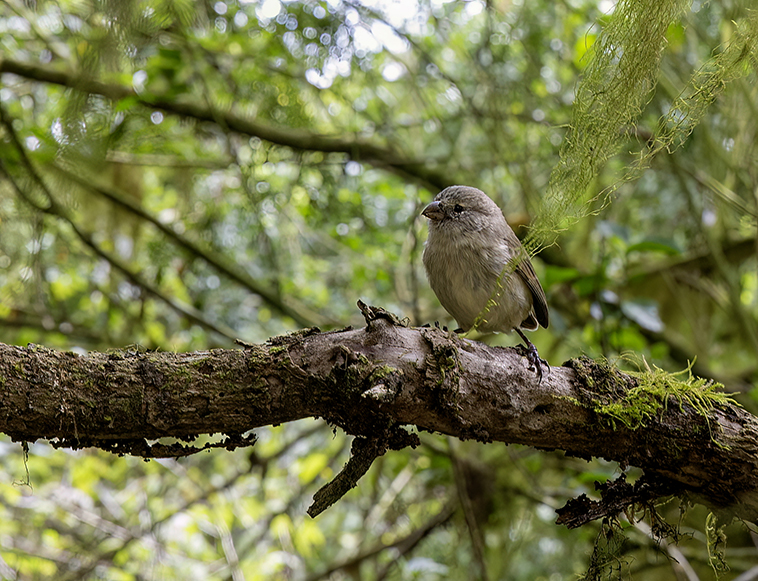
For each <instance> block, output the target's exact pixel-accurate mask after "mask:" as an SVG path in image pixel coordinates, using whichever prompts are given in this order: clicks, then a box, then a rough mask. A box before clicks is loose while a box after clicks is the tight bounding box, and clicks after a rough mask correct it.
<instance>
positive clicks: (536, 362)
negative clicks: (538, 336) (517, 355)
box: [526, 342, 550, 383]
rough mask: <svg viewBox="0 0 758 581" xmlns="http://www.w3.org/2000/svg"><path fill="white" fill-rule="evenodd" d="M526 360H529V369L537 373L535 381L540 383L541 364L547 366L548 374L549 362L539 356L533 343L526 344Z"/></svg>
mask: <svg viewBox="0 0 758 581" xmlns="http://www.w3.org/2000/svg"><path fill="white" fill-rule="evenodd" d="M526 360H527V361H528V362H529V369H531V370H533V371H534V372H535V373H536V374H537V383H542V366H543V365H544V366H545V367H547V374H548V375H550V364H549V363H548V362H547V361H545V360H544V359H542V357H540V354H539V352H538V351H537V348H536V347H535V346H534V344H533V343H531V342H530V343H529V344H528V345H527V346H526Z"/></svg>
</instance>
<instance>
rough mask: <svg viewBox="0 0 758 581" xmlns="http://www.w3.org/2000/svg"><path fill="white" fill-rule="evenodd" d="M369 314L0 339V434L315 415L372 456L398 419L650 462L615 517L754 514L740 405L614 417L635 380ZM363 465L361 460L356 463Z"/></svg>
mask: <svg viewBox="0 0 758 581" xmlns="http://www.w3.org/2000/svg"><path fill="white" fill-rule="evenodd" d="M362 310H363V312H364V316H365V317H366V319H367V321H368V324H367V326H366V327H365V328H361V329H351V328H347V329H343V330H340V331H333V332H328V333H322V332H320V331H319V330H318V329H315V328H314V329H306V330H303V331H301V332H298V333H295V334H292V335H288V336H284V337H276V338H273V339H271V340H270V341H269V342H268V343H266V344H265V345H249V346H247V347H246V348H244V349H240V350H213V351H202V352H194V353H158V352H140V351H134V350H131V351H112V352H108V353H90V354H89V355H87V356H77V355H75V354H72V353H60V352H56V351H52V350H50V349H46V348H43V347H39V346H35V345H30V346H28V347H26V348H21V347H12V346H7V345H0V412H1V413H0V431H2V432H4V433H6V434H8V435H10V436H11V438H13V439H14V440H17V441H34V440H36V439H38V438H46V439H50V440H53V441H54V443H55V444H56V445H65V446H71V447H75V448H79V447H85V446H96V447H101V448H105V449H108V450H114V445H115V443H117V442H123V443H124V445H123V446H122V447H119V446H116V448H115V450H116V451H118V452H123V453H129V452H130V451H131V447H132V446H133V445H134V442H135V441H139V440H142V439H156V438H160V437H164V436H173V437H176V438H179V439H183V440H188V439H191V438H193V437H194V436H196V435H199V434H208V433H225V434H228V435H229V436H231V437H232V438H236V437H237V436H239V435H240V434H243V433H245V432H247V431H248V430H251V429H253V428H256V427H260V426H267V425H276V424H281V423H284V422H289V421H294V420H297V419H300V418H305V417H320V418H324V419H326V420H327V421H328V422H330V423H331V424H333V425H336V426H339V427H341V428H343V429H344V430H345V431H346V432H347V433H349V434H353V435H356V436H360V437H361V438H364V439H365V440H366V441H364V442H362V443H361V445H360V446H359V448H361V449H362V453H363V452H366V451H367V453H366V455H365V457H369V456H371V455H372V454H375V455H378V454H380V453H383V451H384V450H386V449H393V448H399V447H402V446H403V445H409V444H413V442H414V440H415V438H414V436H413V434H409V433H407V432H406V431H405V430H404V429H403V428H402V427H401V426H403V425H410V426H417V427H418V429H421V430H429V431H436V432H440V433H444V434H449V435H452V436H456V437H458V438H475V439H477V440H480V441H485V442H490V441H501V442H506V443H520V444H527V445H531V446H534V447H537V448H543V449H551V450H552V449H561V450H565V451H566V453H568V454H572V455H576V456H580V457H591V456H598V457H603V458H607V459H609V460H615V461H618V462H620V463H621V464H622V466H626V465H634V466H638V467H640V468H642V469H643V470H644V472H645V482H646V488H645V490H644V491H643V492H642V493H641V492H640V488H639V487H631V489H629V490H627V489H626V488H625V487H620V486H614V487H613V490H614V494H615V495H616V496H615V497H614V499H613V502H609V503H607V505H608V508H607V510H605V511H603V510H600V511H596V514H595V516H606V515H607V514H611V513H613V512H614V511H615V512H617V511H618V507H619V506H622V505H623V504H624V503H625V501H628V503H627V504H633V503H636V502H639V501H640V500H641V499H642V500H645V501H650V500H654V499H656V498H659V497H661V496H669V495H672V494H677V495H687V496H688V497H689V498H691V499H693V500H696V501H698V502H702V503H705V504H706V505H708V506H710V507H713V508H717V509H722V510H727V511H730V512H731V513H733V514H735V515H737V516H739V517H741V518H744V519H746V520H756V519H757V518H758V454H756V452H757V451H758V419H757V418H755V417H754V416H752V415H750V414H749V413H747V412H746V411H744V410H742V409H741V408H739V407H737V406H735V405H732V404H730V403H728V402H723V403H721V404H719V405H717V406H715V407H713V408H712V409H711V410H710V411H709V412H708V413H707V414H705V415H704V412H703V409H702V408H699V409H696V408H695V407H692V406H690V405H688V404H687V403H681V401H678V400H677V399H675V398H674V397H673V396H672V397H669V398H668V399H669V401H668V405H664V406H662V407H661V409H660V411H659V412H658V413H656V414H653V415H652V416H649V417H648V418H647V419H646V420H645V423H644V425H638V426H637V427H635V428H632V427H628V425H627V424H625V423H622V422H620V421H615V425H614V419H613V418H614V417H615V418H617V417H618V415H614V414H617V413H618V410H619V408H618V407H616V408H613V409H614V410H615V412H614V413H613V414H609V413H605V412H603V411H602V407H601V406H600V404H601V403H602V405H603V406H608V405H610V404H613V405H616V404H618V405H620V406H623V405H626V404H625V401H626V400H625V399H624V398H625V396H626V394H628V393H629V390H631V389H633V388H635V387H636V386H637V384H638V381H637V380H636V379H635V378H634V377H631V376H629V375H625V374H622V373H620V372H618V371H616V370H614V369H612V368H610V367H609V366H607V365H602V364H598V363H595V362H593V361H591V360H589V359H580V360H572V361H571V362H569V365H568V366H564V367H553V368H552V371H551V373H550V375H549V376H547V377H545V378H544V379H543V381H542V382H541V383H538V382H537V378H536V377H535V375H534V373H533V372H532V371H530V370H529V369H528V366H527V362H526V360H525V359H524V358H523V357H522V356H521V355H520V354H519V352H518V350H516V349H511V348H496V347H489V346H487V345H484V344H482V343H478V342H474V341H470V340H466V339H461V338H458V337H455V336H453V335H451V334H448V333H446V332H445V331H442V330H440V329H434V328H408V327H404V326H402V325H401V324H399V323H398V322H397V320H396V319H395V318H394V317H392V316H391V315H390V314H388V313H386V312H385V311H383V310H381V309H375V308H371V307H365V305H362ZM664 403H665V402H664ZM371 441H373V442H374V444H373V446H374V448H372V447H371V446H372V445H369V444H368V443H369V442H371ZM377 442H379V444H380V445H378V444H377ZM382 442H383V443H382ZM231 444H232V445H235V444H234V440H232V441H231ZM364 448H365V449H364ZM361 467H362V464H361V462H360V461H359V462H358V465H356V466H355V467H353V468H351V470H353V469H356V468H357V472H360V469H361ZM348 482H352V477H351V478H350V479H348ZM627 492H628V493H629V494H626V493H627ZM641 494H643V496H641ZM625 495H626V496H625ZM619 496H620V500H619ZM593 509H594V508H593ZM593 514H594V513H593Z"/></svg>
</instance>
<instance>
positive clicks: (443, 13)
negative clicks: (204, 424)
mask: <svg viewBox="0 0 758 581" xmlns="http://www.w3.org/2000/svg"><path fill="white" fill-rule="evenodd" d="M642 4H644V3H641V4H640V6H641V8H640V10H642V9H644V6H642ZM680 4H681V3H680ZM749 5H750V3H749V2H746V1H744V2H741V1H736V0H735V1H732V0H724V1H721V2H715V1H712V2H701V1H700V0H695V1H694V2H693V3H692V4H686V3H685V9H684V11H683V14H682V15H681V18H679V19H677V20H676V21H675V22H674V23H672V24H671V25H670V26H669V27H668V30H667V32H666V46H665V51H664V53H663V57H662V60H661V64H660V72H659V75H658V84H657V86H656V88H655V91H654V92H651V93H649V94H647V95H645V96H644V97H645V98H644V104H645V106H644V110H643V112H642V114H641V115H640V116H639V119H638V120H637V122H636V123H634V124H633V125H630V126H629V127H624V128H623V133H622V135H621V138H622V145H621V148H620V150H619V154H618V155H617V156H616V157H614V158H612V159H610V160H609V161H608V162H607V163H605V164H603V165H602V169H601V171H600V172H599V173H598V175H597V176H596V177H595V178H594V180H593V182H592V183H591V184H590V186H589V187H588V188H587V192H586V193H585V194H582V200H583V201H582V206H581V208H582V213H583V214H585V216H584V217H583V218H581V219H576V220H574V221H573V222H571V224H570V227H568V228H567V229H565V230H564V231H562V232H561V233H560V236H559V238H558V240H557V243H556V244H555V245H553V246H550V247H548V248H545V249H543V250H542V251H541V252H540V253H539V255H538V256H537V257H536V258H535V259H534V262H535V267H536V269H537V271H538V273H539V275H540V277H541V280H542V281H543V286H544V287H545V290H546V292H547V295H548V302H549V304H550V308H551V326H550V329H548V330H540V331H538V332H536V333H534V334H533V335H532V339H533V341H534V342H535V343H536V344H537V345H538V347H539V348H540V353H541V355H542V356H543V357H546V358H547V359H548V360H549V361H550V362H551V363H552V364H553V365H559V364H560V363H561V362H562V361H564V360H566V359H568V358H570V357H574V356H577V355H579V354H582V353H586V354H589V355H590V356H593V357H597V356H605V357H607V358H609V359H611V360H618V361H619V362H620V364H622V365H632V366H634V365H639V364H640V362H641V361H642V358H644V359H645V361H647V362H648V363H649V364H651V365H652V364H655V365H658V366H660V367H662V368H664V369H669V370H672V371H676V370H681V369H684V368H686V367H687V366H688V365H689V364H690V362H692V361H695V363H694V365H693V370H694V372H695V373H697V374H699V375H701V376H703V377H706V378H710V379H714V380H717V381H720V382H722V383H724V385H725V386H726V389H727V390H728V391H732V392H736V393H737V394H738V395H737V398H738V399H739V401H740V402H741V403H742V405H744V406H745V407H746V408H747V409H749V410H750V411H752V412H753V413H756V412H757V411H758V390H757V389H756V387H755V382H756V376H757V375H758V368H757V367H756V353H757V352H758V326H757V325H756V314H757V313H758V298H757V296H758V274H757V273H758V269H757V268H756V266H757V265H756V258H755V255H756V205H757V204H756V202H757V201H758V193H757V192H758V186H757V184H758V179H756V178H757V175H756V173H757V172H758V152H757V151H756V143H757V140H756V130H757V129H758V127H757V125H756V123H757V120H758V83H756V77H755V71H754V70H753V69H752V68H750V65H751V64H754V63H755V58H756V55H755V54H752V55H751V56H750V58H749V59H747V64H745V65H744V67H743V70H741V73H740V74H739V75H735V77H736V78H734V79H729V81H730V82H729V83H728V84H726V85H725V86H724V90H723V92H722V93H721V94H720V95H719V97H718V99H716V100H715V101H713V102H706V103H703V105H707V109H706V112H705V115H704V116H703V119H702V121H701V122H700V124H699V125H698V126H697V128H696V129H695V131H694V132H693V133H692V134H691V136H690V137H689V138H688V139H687V140H686V141H685V142H684V143H683V144H682V145H681V146H680V147H679V148H678V149H676V150H675V151H673V153H670V154H669V153H667V152H666V151H663V152H660V153H659V154H657V155H655V156H654V157H653V158H652V159H651V160H650V164H649V168H648V169H646V170H645V171H644V172H642V173H641V175H639V179H634V180H629V181H623V180H622V176H623V175H624V173H625V171H626V170H625V168H627V167H630V166H633V165H634V163H635V162H636V161H637V159H638V154H637V153H635V152H638V151H640V150H641V149H644V147H645V146H646V144H648V143H649V142H650V139H651V138H652V136H653V134H654V132H655V131H656V128H657V126H658V122H659V121H658V120H659V119H660V118H661V117H662V116H664V115H667V114H669V113H670V112H671V108H672V103H674V101H675V99H676V98H677V96H679V95H680V93H681V91H683V90H687V89H686V88H687V82H688V80H689V79H690V77H691V76H692V75H693V73H694V72H695V71H697V70H698V68H699V67H701V66H702V65H703V64H704V63H707V62H708V61H709V59H710V58H711V57H712V56H713V55H718V54H719V53H720V52H721V51H722V50H723V47H724V46H727V45H728V43H729V42H730V41H732V40H734V38H735V37H736V36H737V35H738V34H739V32H740V30H741V29H740V26H742V25H743V23H744V22H745V21H746V19H748V18H749V11H748V7H749ZM618 10H619V7H615V6H614V3H613V2H610V1H608V0H603V1H601V2H599V3H598V2H595V1H584V0H565V1H561V2H553V1H548V0H532V1H530V2H524V1H523V0H518V1H516V0H514V1H510V2H509V1H499V0H496V1H492V2H488V3H483V2H480V1H479V0H470V1H465V2H445V1H441V0H434V1H426V0H418V1H414V2H401V1H399V0H397V1H393V0H384V1H381V2H379V1H376V2H371V1H366V2H357V1H356V2H349V1H345V0H330V1H329V2H320V1H312V0H306V1H303V2H280V1H279V0H264V1H263V2H254V1H253V2H247V1H239V2H234V1H232V0H228V1H226V2H225V1H221V0H220V1H218V2H189V1H188V0H179V1H176V2H168V1H165V2H161V1H157V0H155V1H143V2H118V1H115V0H101V1H95V0H92V1H87V2H73V1H68V0H66V1H63V0H62V1H58V2H49V1H45V0H39V1H37V2H22V1H21V0H8V1H7V2H4V3H3V4H2V5H0V50H1V51H2V53H1V56H2V59H4V60H3V62H2V63H1V64H0V68H1V69H2V70H3V71H5V72H4V74H3V75H2V77H0V80H1V82H2V84H1V85H0V106H1V107H2V129H0V164H1V165H0V169H1V170H2V171H1V172H0V341H3V342H5V343H10V344H18V345H25V344H27V343H29V342H34V343H40V344H44V345H47V346H51V347H57V348H61V349H67V350H73V351H76V352H79V353H84V352H86V351H87V350H104V349H108V348H121V347H125V346H127V345H134V344H139V345H142V346H145V347H147V348H150V349H161V350H176V351H188V350H198V349H208V348H212V347H227V348H228V347H232V341H233V339H234V338H235V337H239V338H242V339H244V340H246V341H250V342H263V341H265V340H266V339H267V338H269V337H271V336H273V335H277V334H282V333H286V332H289V331H292V330H295V329H298V328H301V327H303V326H308V325H315V324H317V325H320V326H321V327H322V328H324V329H327V328H335V327H341V326H344V325H347V324H354V325H360V324H361V317H360V314H359V313H358V311H357V308H356V307H355V303H356V301H357V299H359V298H361V299H363V300H364V301H366V302H368V303H370V304H375V305H381V306H383V307H385V308H387V309H389V310H391V311H393V312H395V313H397V314H399V315H400V316H403V317H407V318H408V319H409V321H410V322H411V323H412V324H414V325H419V324H423V323H429V322H433V321H440V322H441V323H442V324H452V321H451V320H450V319H449V316H448V315H447V314H446V313H445V312H444V311H443V310H442V309H441V307H440V306H439V304H438V302H437V301H436V299H435V297H434V296H433V294H432V292H431V290H430V289H429V288H428V285H427V283H426V280H425V277H424V274H423V269H422V267H421V261H420V253H421V251H422V248H423V241H424V239H425V235H426V234H425V228H426V225H425V223H424V221H423V220H422V219H421V218H420V216H419V214H420V211H421V209H422V208H423V206H424V205H425V204H426V203H428V202H429V201H430V199H431V198H432V197H433V196H434V194H435V193H436V192H437V191H438V190H439V189H440V188H441V187H444V186H445V185H449V184H453V183H464V184H469V185H475V186H477V187H479V188H481V189H483V190H485V191H486V192H488V193H489V194H490V195H491V196H492V197H493V198H494V199H495V200H496V201H497V202H498V204H499V205H500V206H501V207H502V208H503V210H504V212H505V214H506V216H507V218H508V219H509V221H510V222H511V224H512V225H514V227H516V229H517V232H518V233H519V234H520V235H522V236H523V235H526V233H527V232H528V227H529V224H530V222H532V220H533V218H534V217H535V216H539V215H540V210H541V209H542V208H543V207H544V206H543V204H544V199H545V192H546V191H547V189H548V184H550V177H551V172H553V170H554V168H555V167H556V166H557V164H558V162H559V152H560V148H561V145H562V143H564V139H565V137H566V135H567V133H568V132H569V131H570V128H571V124H572V114H573V113H572V111H573V105H574V101H575V95H576V91H577V83H578V82H579V79H580V78H581V75H582V73H583V72H584V71H585V70H586V68H587V66H588V63H590V62H592V58H593V56H594V55H593V47H594V46H595V42H596V40H597V38H598V35H599V34H600V33H601V31H602V30H604V28H605V27H607V26H608V25H610V24H612V23H613V22H614V15H616V14H617V11H618ZM753 26H754V28H753V31H755V25H754V24H753ZM601 56H602V55H601ZM751 59H752V60H751ZM9 61H10V62H12V63H20V65H23V66H19V67H17V69H15V74H13V73H11V72H8V71H9V70H10V69H9V68H8V67H9V66H10V65H9V64H8V62H9ZM56 71H57V72H59V73H62V74H63V77H64V78H63V80H58V81H56V80H53V79H52V77H51V72H56ZM92 83H103V84H104V85H103V86H105V87H111V89H113V88H114V87H115V89H113V91H115V92H111V93H109V92H108V91H107V90H100V91H99V93H101V94H98V90H97V89H93V87H94V85H93V84H92ZM102 93H105V94H102ZM599 145H602V143H599ZM560 185H561V184H560V183H558V184H557V186H558V188H557V191H560ZM615 187H617V189H616V190H615V192H614V193H613V195H612V196H611V197H610V198H605V197H602V196H601V197H596V194H597V193H598V192H603V191H608V189H609V188H615ZM486 340H488V341H490V342H492V343H494V344H503V345H508V344H513V339H512V338H510V337H508V336H495V337H489V338H487V339H486ZM258 433H259V436H260V442H259V443H258V444H257V445H256V446H255V447H254V448H253V449H251V450H248V451H236V452H232V453H229V452H226V451H214V452H209V453H203V454H201V455H198V456H196V457H192V458H187V459H182V460H179V461H151V462H147V463H145V462H142V461H141V460H138V459H135V458H117V457H113V456H111V455H108V454H105V453H101V452H94V451H79V452H71V451H69V450H54V449H52V448H51V447H50V445H49V444H47V443H36V444H32V445H31V446H30V450H29V458H28V462H25V460H24V452H23V450H22V448H21V447H20V445H19V444H18V443H11V442H10V441H9V440H7V439H5V440H3V441H2V442H0V499H1V501H0V558H1V560H0V574H1V575H3V576H4V577H6V578H9V579H43V578H56V579H98V578H103V579H186V578H203V579H229V578H231V579H234V580H238V579H307V580H315V579H352V578H356V579H357V578H360V579H470V578H472V577H478V578H488V579H514V580H528V581H533V580H550V581H559V580H561V579H574V578H576V575H577V574H584V573H588V574H589V576H590V577H593V576H599V577H600V578H619V577H620V578H624V579H629V578H634V579H652V580H656V579H690V580H691V579H710V578H714V577H720V578H722V579H735V578H740V579H741V580H744V579H750V578H754V577H755V575H756V574H758V572H757V571H756V568H755V563H756V562H758V550H757V549H756V545H757V544H758V537H757V536H756V533H755V529H754V527H752V526H751V525H748V524H746V523H737V522H735V523H732V524H730V525H729V526H727V527H726V528H725V529H724V531H723V532H725V533H726V536H727V539H728V541H727V544H726V547H725V548H724V546H723V545H722V543H720V542H719V541H718V536H717V534H716V532H717V530H716V529H715V528H714V526H712V522H711V521H709V520H707V514H708V513H707V510H706V509H704V508H703V507H701V506H688V505H687V504H686V503H684V504H680V503H679V502H678V501H676V502H671V503H668V504H667V505H664V506H662V507H660V512H661V514H662V515H663V516H664V517H665V518H666V519H667V520H668V522H670V523H672V524H674V525H677V526H678V528H679V532H680V533H681V535H682V536H681V538H680V540H679V543H678V545H672V544H671V543H670V542H669V541H666V540H660V539H658V538H657V535H658V534H659V533H660V523H659V522H658V521H656V520H655V519H653V520H650V517H649V515H648V516H646V517H645V518H643V516H644V515H642V514H641V513H637V515H636V516H637V518H639V519H642V520H640V521H637V520H636V519H632V521H633V522H630V521H629V520H628V519H626V518H624V517H622V518H621V519H620V521H619V523H618V526H619V527H620V528H621V529H623V531H624V535H623V537H619V536H617V535H614V534H610V533H609V528H608V527H604V526H602V525H600V524H596V525H593V526H587V527H584V528H583V529H580V530H575V531H568V530H565V529H564V528H562V527H558V526H556V525H555V524H554V520H555V513H554V509H555V508H556V507H559V506H561V505H562V504H563V503H565V501H566V500H567V499H568V498H571V497H573V496H576V495H578V494H581V493H588V494H590V495H593V494H594V492H593V490H594V482H595V480H600V481H604V480H605V479H607V478H610V477H615V476H618V475H619V474H620V473H621V472H622V470H621V468H620V467H619V466H618V465H616V464H614V463H609V462H605V461H602V460H593V461H591V462H586V461H584V460H579V459H576V458H567V457H565V456H564V455H563V454H561V453H558V452H544V451H537V450H533V449H531V448H527V447H520V446H509V447H506V446H502V445H480V444H476V443H472V442H459V441H455V440H451V439H448V438H444V437H441V436H437V435H433V434H421V436H422V442H423V446H422V447H420V448H419V449H417V450H414V451H403V452H394V453H392V454H389V455H387V456H386V457H384V458H382V459H380V460H379V461H378V462H376V463H375V465H374V467H373V468H372V469H371V471H370V472H369V474H368V475H367V476H366V477H365V478H364V479H363V480H362V481H361V484H360V485H359V487H358V488H357V489H356V490H354V491H353V492H351V493H350V494H349V495H348V496H347V497H346V498H345V499H343V500H342V501H341V502H340V503H339V504H338V505H336V506H335V507H333V508H332V509H330V510H329V511H327V512H326V513H325V514H323V515H322V516H321V517H319V518H318V519H316V520H311V519H310V518H309V517H307V516H306V515H305V509H306V507H307V506H308V504H309V503H310V499H311V497H312V494H313V492H314V491H315V490H316V489H317V488H318V487H319V486H320V485H322V484H323V483H325V482H326V481H327V480H328V479H329V478H330V477H331V476H333V475H334V474H335V473H336V471H338V470H339V469H340V467H341V466H342V464H343V463H344V461H345V460H346V458H347V454H348V450H349V439H348V438H346V437H345V436H344V435H343V434H341V433H333V431H332V430H331V429H330V427H329V426H326V425H324V424H323V423H321V422H316V421H303V422H297V423H294V424H290V425H285V426H279V427H275V428H271V429H265V430H259V431H258ZM27 470H28V474H27ZM627 472H628V476H629V478H630V479H631V480H633V479H634V478H635V477H637V476H638V474H637V473H636V472H635V470H634V469H630V470H628V471H627ZM593 547H597V550H596V552H595V556H594V557H593V558H591V554H592V552H593ZM722 556H723V557H725V559H726V562H727V563H728V566H729V567H730V568H731V569H730V570H729V571H726V570H725V567H724V564H723V562H722V560H721V557H722ZM740 574H744V575H748V574H750V575H752V576H749V577H746V576H743V577H739V575H740Z"/></svg>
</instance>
